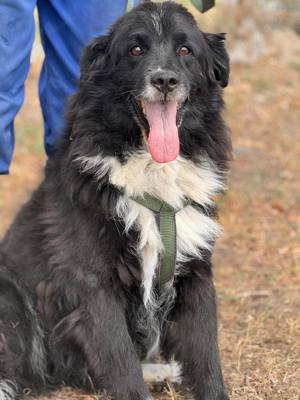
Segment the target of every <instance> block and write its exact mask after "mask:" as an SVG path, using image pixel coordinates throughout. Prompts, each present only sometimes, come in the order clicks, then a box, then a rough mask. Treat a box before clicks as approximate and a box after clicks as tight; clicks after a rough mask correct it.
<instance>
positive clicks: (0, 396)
mask: <svg viewBox="0 0 300 400" xmlns="http://www.w3.org/2000/svg"><path fill="white" fill-rule="evenodd" d="M16 389H17V387H16V385H15V383H14V382H13V381H11V380H8V379H4V380H1V381H0V400H15V398H16V391H17V390H16Z"/></svg>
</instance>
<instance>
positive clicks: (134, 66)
mask: <svg viewBox="0 0 300 400" xmlns="http://www.w3.org/2000/svg"><path fill="white" fill-rule="evenodd" d="M224 39H225V38H224V35H222V34H220V35H214V34H206V33H203V32H202V31H201V30H200V29H199V28H198V26H197V24H196V22H195V20H194V18H193V17H192V15H191V14H190V13H189V12H188V11H187V10H186V9H185V8H183V7H182V6H180V5H177V4H176V3H173V2H165V3H162V4H158V3H145V4H142V5H140V6H139V7H137V8H135V9H134V10H133V11H131V12H130V13H128V14H126V15H125V16H124V17H122V18H121V19H119V20H118V21H117V22H116V23H115V25H114V26H113V27H112V29H111V30H110V32H109V34H108V35H107V36H104V37H100V38H96V39H95V40H94V41H93V42H92V43H91V44H90V45H89V46H88V47H87V49H86V51H85V54H84V56H83V59H82V64H81V90H85V89H86V88H87V87H88V88H90V90H92V94H91V95H90V97H92V98H93V103H94V105H95V104H96V103H97V102H98V107H99V110H98V111H99V113H100V108H101V110H102V113H103V111H104V109H106V110H107V107H106V108H105V106H103V105H102V106H101V107H100V97H101V99H102V100H101V101H102V102H104V103H107V104H109V105H110V107H111V108H114V107H115V109H118V110H119V114H122V113H125V109H126V112H127V117H128V115H131V117H132V120H133V121H134V123H135V126H137V127H139V129H138V131H139V133H138V134H137V133H136V131H135V130H134V129H131V131H132V133H131V134H129V133H128V132H127V134H126V133H124V137H123V139H124V143H125V142H126V145H125V144H124V148H127V149H128V147H129V148H130V144H132V146H134V147H139V146H143V145H145V144H146V145H147V148H148V150H149V151H150V153H151V155H152V158H153V159H154V160H155V161H157V162H169V161H172V160H174V159H175V158H176V157H177V156H178V154H179V152H180V143H181V144H183V145H184V143H185V142H186V138H181V137H180V135H181V130H184V129H181V128H180V126H182V128H184V125H185V119H186V115H187V114H188V113H191V114H192V117H191V119H193V118H194V115H195V112H196V111H197V110H198V111H197V112H198V113H199V112H200V114H199V117H200V118H203V121H204V120H205V118H206V119H209V118H207V116H206V115H205V110H207V112H208V113H210V116H211V113H212V112H213V110H215V109H216V104H218V107H219V109H220V108H221V103H222V102H221V100H220V98H221V97H220V96H221V93H220V92H221V91H220V88H221V87H225V86H226V85H227V82H228V75H229V60H228V55H227V53H226V50H225V48H224ZM97 96H98V99H96V98H97ZM120 103H122V105H123V108H122V107H121V106H120ZM204 104H205V105H204ZM209 108H210V109H209ZM196 109H197V110H196ZM219 109H218V112H219ZM95 110H96V108H95V107H94V112H95ZM110 113H111V112H110ZM124 115H125V114H124ZM114 117H115V119H116V120H120V118H119V117H120V115H119V116H117V115H116V113H115V114H114ZM112 119H113V118H112ZM203 121H202V122H201V121H200V126H202V127H203V124H204V122H203ZM128 123H129V122H128ZM110 124H111V125H112V126H114V125H115V121H113V120H112V121H110ZM201 124H202V125H201ZM108 125H109V123H108V124H106V126H108ZM124 130H125V131H126V128H124V126H123V132H124ZM128 130H129V128H128V129H127V131H128ZM199 131H201V129H200V128H199ZM134 132H135V133H134ZM199 134H200V132H199ZM191 135H192V133H191ZM137 136H138V137H137Z"/></svg>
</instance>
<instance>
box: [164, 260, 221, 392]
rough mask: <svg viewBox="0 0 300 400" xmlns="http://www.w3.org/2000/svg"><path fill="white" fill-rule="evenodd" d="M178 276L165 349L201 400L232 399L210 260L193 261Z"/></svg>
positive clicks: (185, 380) (184, 379)
mask: <svg viewBox="0 0 300 400" xmlns="http://www.w3.org/2000/svg"><path fill="white" fill-rule="evenodd" d="M188 267H189V270H190V271H191V275H190V276H189V277H182V278H180V277H179V279H178V284H177V285H176V286H177V287H176V289H177V296H176V299H177V300H176V304H175V307H174V309H173V312H172V314H171V315H170V316H169V318H168V320H169V321H170V322H169V324H168V328H167V331H166V336H165V342H164V351H165V353H166V355H167V356H168V357H170V356H175V359H176V360H177V361H178V362H179V363H180V364H181V368H182V377H183V381H184V382H185V383H186V384H187V386H188V387H190V388H191V390H192V392H193V394H194V396H195V398H196V399H197V400H228V399H229V397H228V395H227V394H226V392H225V389H224V384H223V377H222V371H221V366H220V361H219V351H218V343H217V321H216V301H215V290H214V285H213V281H212V273H211V265H210V262H202V261H192V262H190V263H189V266H188Z"/></svg>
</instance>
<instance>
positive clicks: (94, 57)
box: [80, 36, 109, 81]
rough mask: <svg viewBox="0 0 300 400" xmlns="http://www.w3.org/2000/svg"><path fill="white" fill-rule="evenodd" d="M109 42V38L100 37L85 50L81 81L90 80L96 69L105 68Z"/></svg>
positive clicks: (81, 63)
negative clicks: (90, 75)
mask: <svg viewBox="0 0 300 400" xmlns="http://www.w3.org/2000/svg"><path fill="white" fill-rule="evenodd" d="M108 42H109V38H108V36H99V37H97V38H96V39H94V40H93V41H92V42H91V43H90V44H89V45H88V46H87V47H86V48H85V49H84V51H83V55H82V58H81V62H80V81H82V80H86V79H88V77H89V74H90V73H91V72H92V71H94V70H95V69H101V68H103V66H104V65H103V64H104V57H105V53H106V50H107V47H108ZM101 64H102V65H101Z"/></svg>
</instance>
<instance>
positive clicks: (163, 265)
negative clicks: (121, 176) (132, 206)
mask: <svg viewBox="0 0 300 400" xmlns="http://www.w3.org/2000/svg"><path fill="white" fill-rule="evenodd" d="M131 199H132V200H134V201H135V202H136V203H138V204H140V205H142V206H144V207H146V208H148V209H149V210H151V211H154V212H155V213H156V216H157V219H158V225H159V231H160V236H161V241H162V244H163V246H164V249H163V253H162V254H161V257H160V262H159V267H158V269H157V273H156V284H157V286H158V288H159V289H161V288H162V287H163V286H164V285H165V284H167V283H169V284H172V283H173V280H174V275H175V267H176V250H177V246H176V220H175V215H176V213H177V212H178V211H180V210H182V209H183V208H185V207H186V206H188V205H189V204H191V202H190V201H189V200H187V201H185V203H184V205H183V207H182V208H180V209H175V208H174V207H172V206H170V205H169V204H168V203H166V202H164V201H161V200H159V199H157V198H156V197H152V196H150V195H149V194H147V193H146V194H145V195H144V196H143V197H142V196H138V197H132V198H131Z"/></svg>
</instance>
